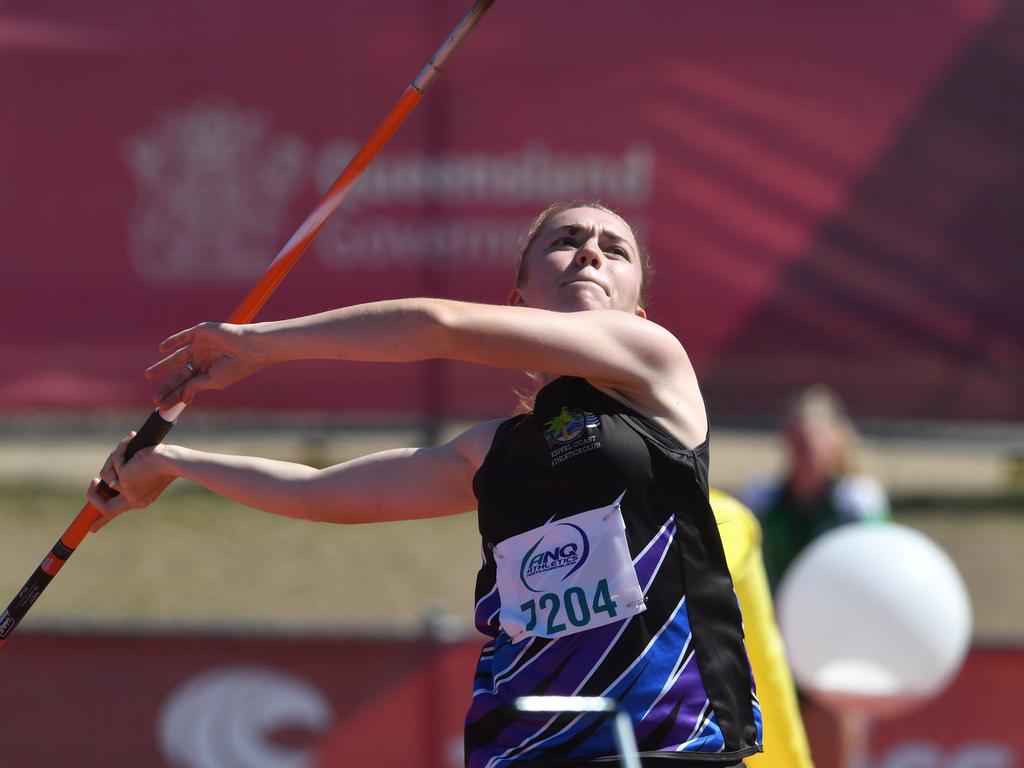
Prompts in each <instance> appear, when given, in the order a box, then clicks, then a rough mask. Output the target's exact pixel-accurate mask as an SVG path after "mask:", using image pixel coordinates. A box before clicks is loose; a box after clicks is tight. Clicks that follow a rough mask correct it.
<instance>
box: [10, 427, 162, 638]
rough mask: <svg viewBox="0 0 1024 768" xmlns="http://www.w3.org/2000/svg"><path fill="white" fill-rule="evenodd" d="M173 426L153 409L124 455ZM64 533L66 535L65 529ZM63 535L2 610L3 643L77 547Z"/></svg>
mask: <svg viewBox="0 0 1024 768" xmlns="http://www.w3.org/2000/svg"><path fill="white" fill-rule="evenodd" d="M172 427H174V422H173V421H164V419H163V418H162V417H161V416H160V411H159V410H155V411H153V413H151V414H150V415H149V418H148V419H146V423H145V424H143V425H142V427H141V428H140V429H139V431H138V432H137V433H136V435H135V437H133V438H132V439H131V442H129V443H128V447H127V448H126V449H125V456H126V457H127V458H129V459H131V457H132V456H134V455H135V454H136V453H138V452H139V451H141V450H142V449H143V448H148V447H149V446H151V445H158V444H159V443H162V442H163V441H164V438H165V437H167V433H168V432H170V431H171V428H172ZM99 491H100V493H102V494H103V495H104V496H105V497H106V498H108V499H112V498H114V497H115V496H117V495H118V493H117V491H115V490H114V489H113V488H111V487H110V486H109V485H107V484H106V483H105V482H103V481H102V480H100V484H99ZM64 536H67V532H66V531H65V534H64ZM64 536H61V538H59V539H57V543H56V544H54V545H53V549H51V550H50V552H49V554H47V555H46V557H44V558H43V562H41V563H40V564H39V566H38V567H37V568H36V570H35V571H34V572H33V574H32V575H31V576H30V577H29V580H28V581H26V582H25V586H23V587H22V588H21V590H19V592H18V594H17V595H15V597H14V599H13V600H12V601H11V604H10V605H8V606H7V609H6V610H5V611H4V612H3V613H0V646H2V645H3V644H4V643H5V642H6V641H7V637H8V636H9V635H10V634H11V632H13V631H14V628H15V627H17V626H18V624H19V622H21V620H22V619H23V618H24V616H25V614H26V613H28V610H29V608H31V607H32V604H33V603H35V601H36V600H37V599H38V598H39V596H40V595H41V594H42V593H43V590H44V589H46V587H47V585H49V583H50V581H51V580H52V579H53V577H54V576H56V575H57V571H59V570H60V569H61V567H62V566H63V565H64V563H65V562H67V559H68V558H69V557H71V555H73V554H74V552H75V547H76V546H77V543H75V544H74V546H69V544H67V543H65V542H64Z"/></svg>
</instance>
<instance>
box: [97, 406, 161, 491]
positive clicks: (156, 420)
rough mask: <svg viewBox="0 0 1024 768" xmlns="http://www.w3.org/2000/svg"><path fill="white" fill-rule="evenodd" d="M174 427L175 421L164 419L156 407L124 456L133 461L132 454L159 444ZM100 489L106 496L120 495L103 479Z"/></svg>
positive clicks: (125, 450) (126, 449)
mask: <svg viewBox="0 0 1024 768" xmlns="http://www.w3.org/2000/svg"><path fill="white" fill-rule="evenodd" d="M173 428H174V422H173V421H164V419H163V417H162V416H161V415H160V409H159V408H158V409H156V410H155V411H153V412H152V413H151V414H149V418H148V419H146V423H145V424H143V425H142V427H141V428H140V429H139V431H138V432H136V433H135V437H133V438H132V439H131V441H130V442H129V443H128V447H127V448H125V449H124V457H125V459H126V460H128V461H131V458H132V456H134V455H135V454H136V453H138V452H139V451H141V450H142V449H143V448H149V447H150V446H151V445H159V444H160V443H162V442H163V441H164V438H165V437H167V433H168V432H170V431H171V429H173ZM99 491H100V493H102V494H103V495H104V496H105V497H106V498H108V499H112V498H114V497H115V496H117V495H119V494H118V492H117V491H115V490H114V489H113V488H111V487H110V486H109V485H107V484H106V483H105V482H104V481H103V480H102V479H101V480H100V484H99Z"/></svg>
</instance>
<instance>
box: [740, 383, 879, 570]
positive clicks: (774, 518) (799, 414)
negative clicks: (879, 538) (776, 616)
mask: <svg viewBox="0 0 1024 768" xmlns="http://www.w3.org/2000/svg"><path fill="white" fill-rule="evenodd" d="M783 434H784V439H785V447H786V469H785V474H783V475H782V476H781V477H778V478H772V479H770V480H767V481H762V482H759V483H756V484H754V485H752V486H751V487H750V488H749V489H748V490H747V491H746V492H745V493H744V494H742V499H743V501H744V503H745V504H746V505H747V506H748V507H750V509H751V510H752V511H753V512H754V514H756V515H757V517H758V518H759V519H760V521H761V527H762V529H763V536H764V538H763V544H764V560H765V567H766V568H767V571H768V579H769V582H770V583H771V585H772V588H773V589H774V588H776V587H777V586H778V584H779V581H780V580H781V579H782V576H783V575H784V574H785V572H786V570H787V569H788V568H789V566H790V565H791V564H792V562H793V561H794V560H795V559H796V557H797V555H799V554H800V552H801V551H803V549H804V548H805V547H806V546H807V545H808V544H810V543H811V542H812V541H813V540H814V539H816V538H817V537H818V536H820V535H822V534H823V533H825V532H826V531H829V530H832V529H833V528H835V527H837V526H840V525H843V524H845V523H850V522H855V521H861V520H886V519H888V518H889V515H890V509H889V498H888V496H887V495H886V493H885V490H884V489H883V488H882V485H881V484H880V483H879V482H878V481H877V480H876V479H875V478H874V477H871V476H870V475H867V474H864V473H863V472H862V471H859V467H858V458H857V442H858V438H857V432H856V430H855V429H854V426H853V423H852V422H851V421H850V419H849V417H848V416H847V414H846V409H845V407H844V406H843V403H842V401H841V400H840V398H839V396H838V395H837V394H836V393H835V392H834V391H833V390H832V389H830V388H828V387H826V386H824V385H821V384H815V385H813V386H811V387H809V388H807V389H806V390H804V391H802V392H800V393H799V394H798V395H797V396H796V397H794V398H793V400H792V402H791V403H790V406H789V408H788V410H787V413H786V420H785V426H784V430H783Z"/></svg>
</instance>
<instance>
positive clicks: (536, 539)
mask: <svg viewBox="0 0 1024 768" xmlns="http://www.w3.org/2000/svg"><path fill="white" fill-rule="evenodd" d="M623 495H625V493H624V492H623ZM621 501H622V496H619V498H618V499H616V500H615V502H614V503H612V504H610V505H609V506H607V507H601V508H600V509H592V510H590V511H589V512H581V513H580V514H578V515H573V516H572V517H566V518H563V519H561V520H557V521H555V522H551V523H547V524H546V525H542V526H541V527H540V528H534V529H533V530H532V531H527V532H526V533H520V534H518V535H516V536H513V537H511V538H508V539H505V540H504V541H502V542H501V543H500V544H497V545H496V546H495V547H494V557H495V561H496V563H497V568H498V594H499V595H500V596H501V612H500V613H499V619H498V620H499V621H500V623H501V628H502V629H504V630H505V632H506V633H507V634H508V636H509V637H510V638H511V639H512V640H513V641H514V642H518V641H519V640H522V639H523V638H525V637H528V636H530V635H536V636H537V637H562V636H564V635H571V634H574V633H576V632H582V631H583V630H585V629H593V628H594V627H600V626H603V625H605V624H610V623H612V622H613V621H622V620H623V619H627V618H629V617H630V616H635V615H636V614H638V613H640V612H641V611H643V610H644V609H645V608H646V607H647V606H646V605H645V604H644V596H643V592H642V591H641V590H640V583H639V581H637V578H636V571H635V570H634V569H633V559H632V558H631V557H630V556H629V547H628V546H627V544H626V524H625V522H624V521H623V519H622V509H621V507H620V506H619V503H620V502H621Z"/></svg>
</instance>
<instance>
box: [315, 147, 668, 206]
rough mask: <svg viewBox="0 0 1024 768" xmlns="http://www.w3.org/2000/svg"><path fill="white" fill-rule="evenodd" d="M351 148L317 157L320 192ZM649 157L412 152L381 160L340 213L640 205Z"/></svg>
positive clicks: (644, 153)
mask: <svg viewBox="0 0 1024 768" xmlns="http://www.w3.org/2000/svg"><path fill="white" fill-rule="evenodd" d="M358 149H359V148H358V146H357V145H356V144H355V143H354V142H352V141H349V140H347V139H336V140H335V141H333V142H330V143H329V144H327V145H326V146H325V147H324V148H323V149H322V150H321V151H320V153H319V156H318V158H317V160H316V168H315V170H314V174H315V178H316V182H317V186H318V188H319V189H320V190H321V192H323V191H326V190H327V188H328V187H329V186H330V185H331V184H332V183H333V182H334V179H335V178H336V177H337V175H338V173H339V171H340V170H341V169H342V168H344V167H345V164H346V163H347V162H348V161H349V160H351V159H352V157H353V156H354V155H355V153H356V151H358ZM653 177H654V155H653V153H652V152H651V150H650V149H649V148H648V147H647V146H645V145H642V144H637V145H632V146H630V147H628V148H627V149H626V150H625V152H624V153H623V154H622V155H621V156H615V155H606V154H598V153H587V154H574V153H570V152H556V151H553V150H549V149H547V148H546V147H544V146H543V145H540V144H528V145H527V146H526V147H524V148H522V149H518V150H512V151H509V152H499V153H485V152H467V153H454V152H450V153H444V154H439V155H429V154H426V153H423V152H419V151H413V152H406V153H393V154H388V155H382V156H380V157H378V158H377V160H375V161H374V164H373V166H371V167H370V169H369V170H367V172H366V173H365V175H364V176H363V178H362V179H360V181H359V184H358V185H357V186H356V187H354V188H353V190H352V192H351V194H350V195H349V197H348V198H347V200H346V205H354V206H357V207H358V206H360V205H363V206H370V205H422V204H424V203H435V204H443V205H468V204H480V203H485V204H490V205H506V206H507V205H537V204H545V203H549V202H551V201H552V200H560V199H564V198H573V197H588V198H589V197H598V198H605V199H609V200H614V201H615V202H617V203H619V204H620V205H630V206H635V205H641V204H643V203H646V202H647V201H648V200H649V199H650V196H651V192H652V190H653V185H654V178H653Z"/></svg>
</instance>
